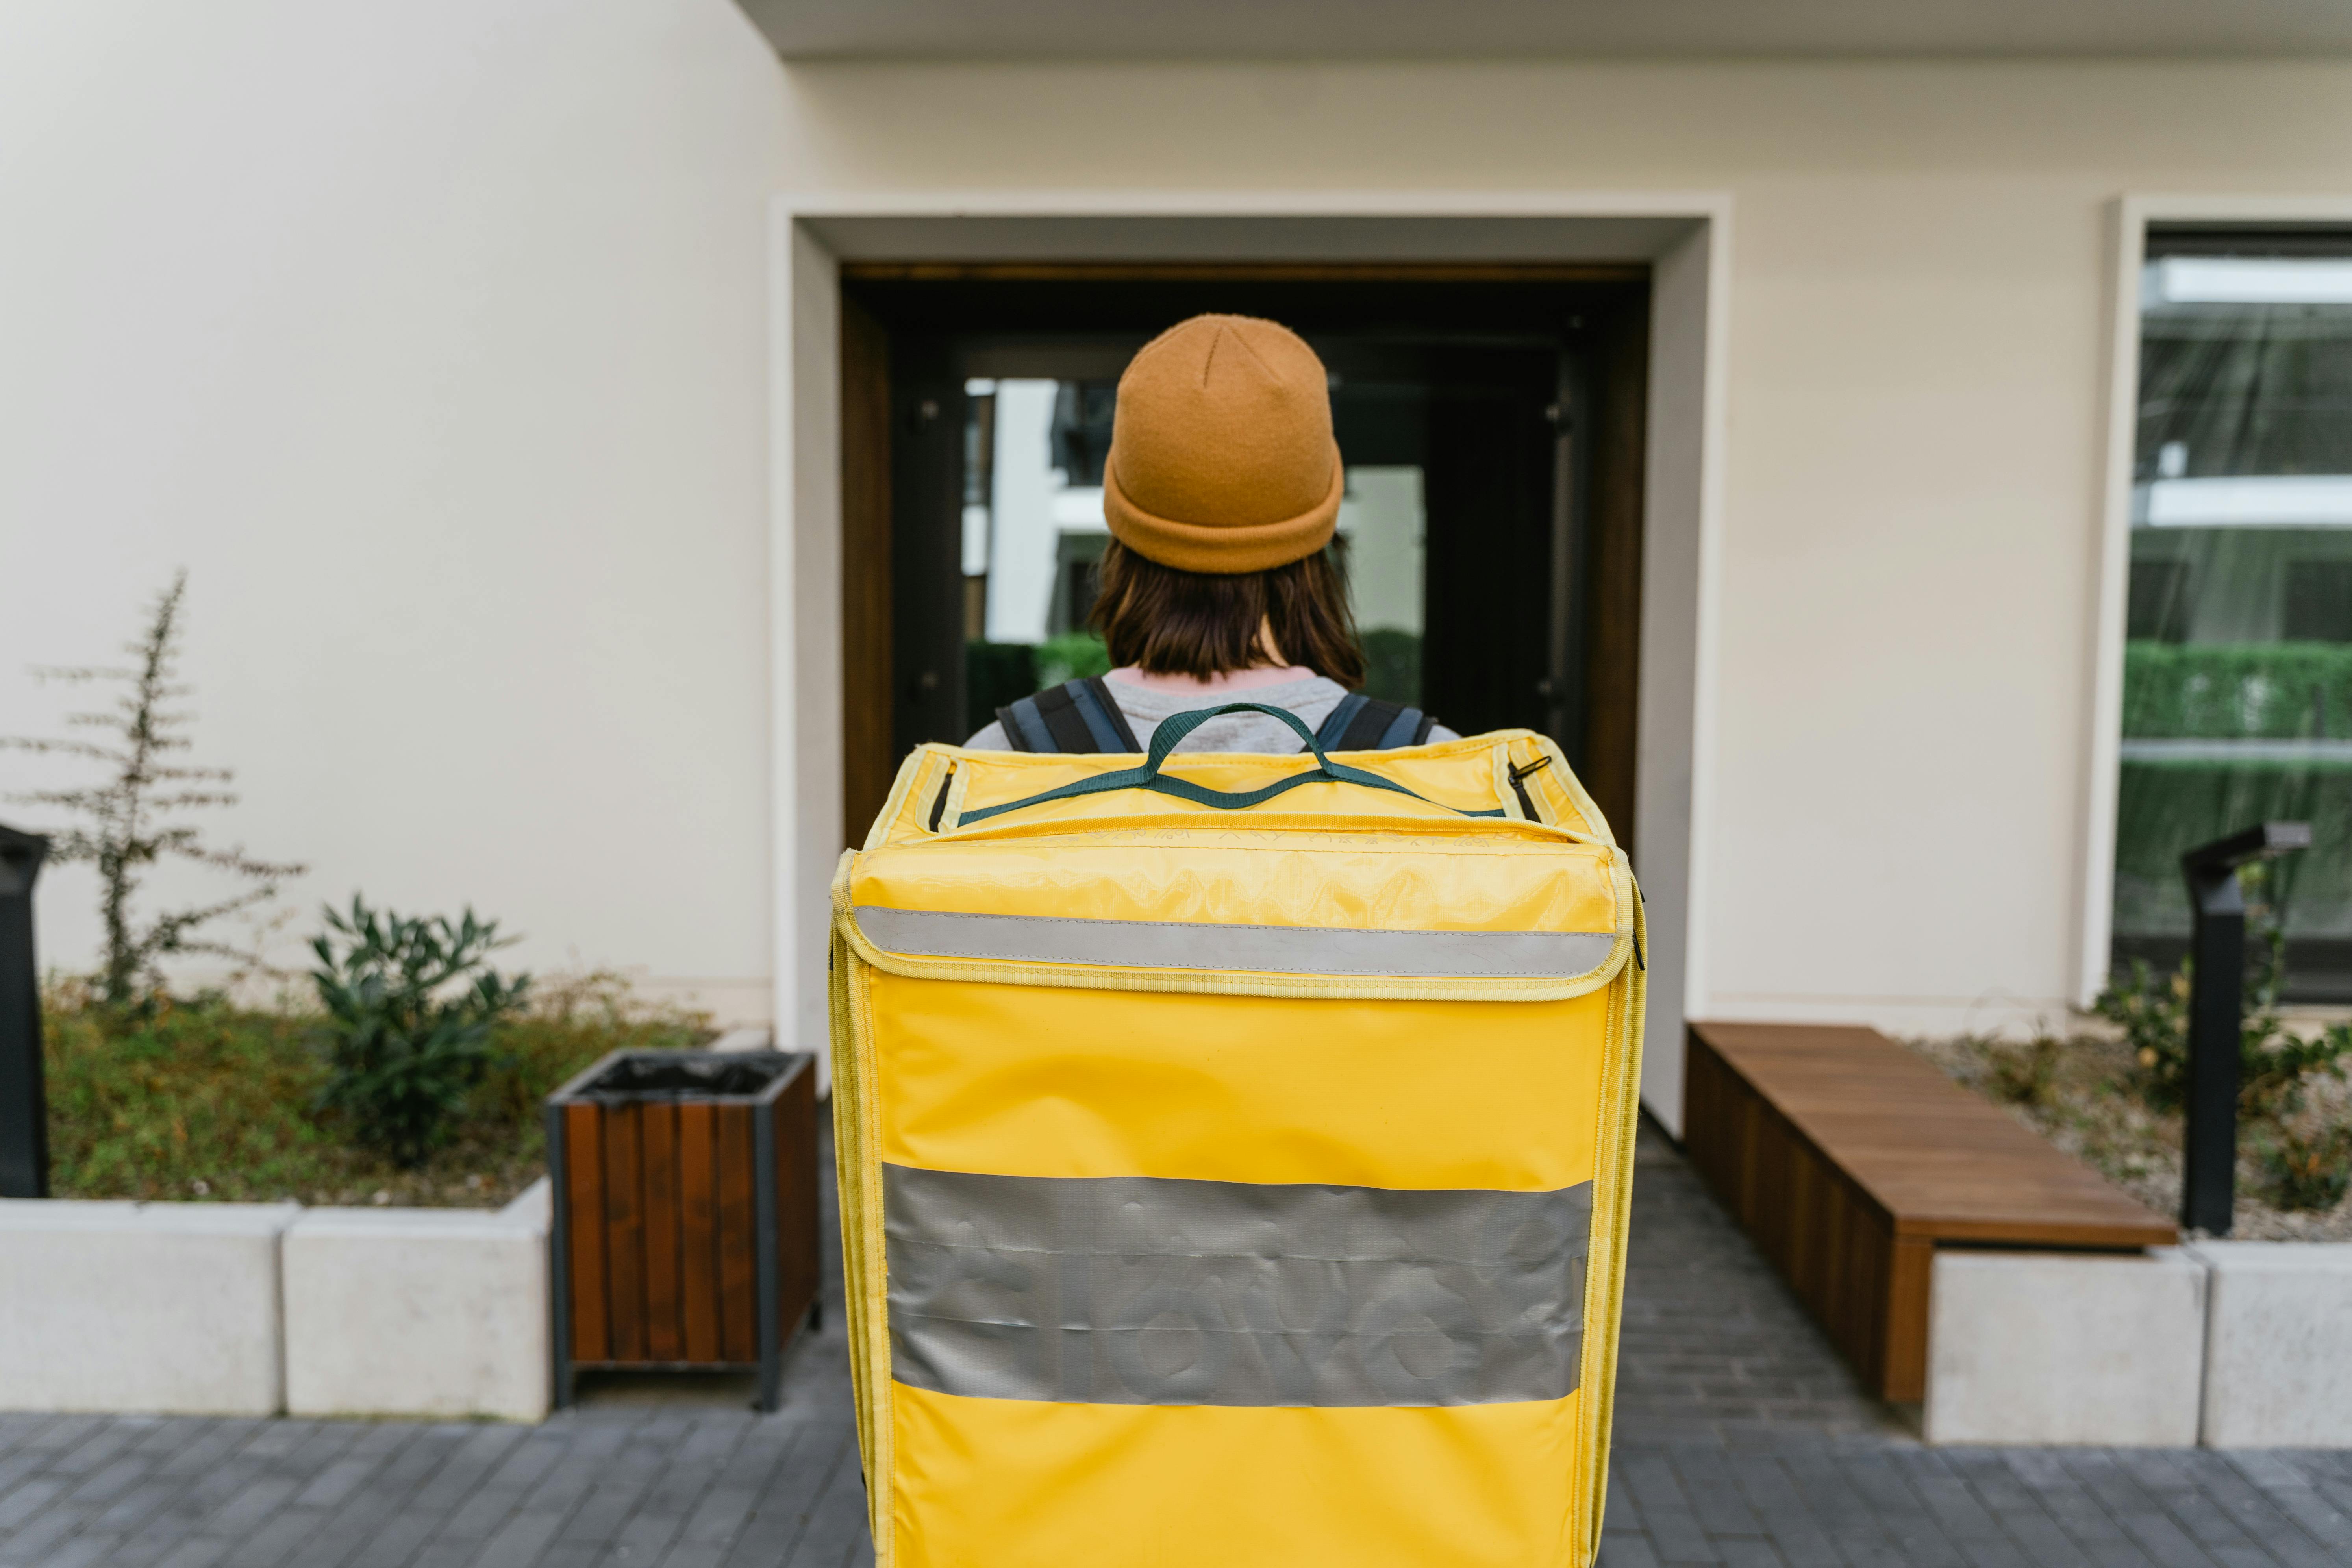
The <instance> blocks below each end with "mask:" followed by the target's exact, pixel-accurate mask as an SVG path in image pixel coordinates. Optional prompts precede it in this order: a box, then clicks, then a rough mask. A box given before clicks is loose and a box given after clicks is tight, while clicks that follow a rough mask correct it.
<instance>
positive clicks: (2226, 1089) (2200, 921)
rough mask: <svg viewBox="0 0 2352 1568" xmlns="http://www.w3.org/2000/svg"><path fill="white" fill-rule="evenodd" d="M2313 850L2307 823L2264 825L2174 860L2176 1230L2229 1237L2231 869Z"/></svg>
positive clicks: (2232, 1187)
mask: <svg viewBox="0 0 2352 1568" xmlns="http://www.w3.org/2000/svg"><path fill="white" fill-rule="evenodd" d="M2310 847H2311V824H2309V823H2307V822H2265V823H2263V825H2262V826H2260V827H2249V828H2247V829H2245V830H2244V831H2243V832H2241V833H2233V834H2231V835H2230V837H2227V838H2217V839H2215V840H2214V841H2213V842H2212V843H2210V844H2201V845H2200V846H2198V847H2196V848H2194V849H2191V850H2190V851H2189V853H2188V854H2186V855H2183V856H2182V857H2181V858H2180V869H2181V872H2182V874H2183V875H2185V876H2186V877H2187V878H2188V879H2189V910H2191V911H2192V916H2193V920H2194V924H2193V926H2192V928H2191V931H2192V934H2191V936H2190V938H2189V957H2190V959H2191V964H2190V968H2189V1125H2188V1128H2187V1130H2186V1132H2185V1134H2184V1136H2183V1139H2182V1144H2183V1152H2184V1153H2185V1155H2186V1160H2185V1162H2184V1169H2183V1171H2182V1173H2181V1182H2180V1224H2181V1226H2182V1227H2183V1228H2185V1229H2189V1230H2201V1231H2203V1232H2205V1233H2206V1234H2207V1235H2208V1236H2227V1235H2229V1234H2230V1211H2231V1205H2233V1204H2234V1203H2235V1201H2236V1198H2237V1184H2238V1052H2239V1048H2240V1044H2241V1031H2242V1027H2243V1023H2242V1016H2241V1010H2242V1007H2243V1005H2244V998H2243V995H2242V993H2243V991H2244V989H2245V983H2246V900H2245V895H2244V894H2243V893H2242V891H2241V890H2240V889H2239V887H2238V868H2239V867H2241V866H2244V865H2247V864H2250V863H2251V862H2252V861H2256V860H2268V859H2271V858H2273V857H2276V856H2279V855H2284V854H2285V853H2286V852H2288V851H2289V850H2292V849H2308V848H2310Z"/></svg>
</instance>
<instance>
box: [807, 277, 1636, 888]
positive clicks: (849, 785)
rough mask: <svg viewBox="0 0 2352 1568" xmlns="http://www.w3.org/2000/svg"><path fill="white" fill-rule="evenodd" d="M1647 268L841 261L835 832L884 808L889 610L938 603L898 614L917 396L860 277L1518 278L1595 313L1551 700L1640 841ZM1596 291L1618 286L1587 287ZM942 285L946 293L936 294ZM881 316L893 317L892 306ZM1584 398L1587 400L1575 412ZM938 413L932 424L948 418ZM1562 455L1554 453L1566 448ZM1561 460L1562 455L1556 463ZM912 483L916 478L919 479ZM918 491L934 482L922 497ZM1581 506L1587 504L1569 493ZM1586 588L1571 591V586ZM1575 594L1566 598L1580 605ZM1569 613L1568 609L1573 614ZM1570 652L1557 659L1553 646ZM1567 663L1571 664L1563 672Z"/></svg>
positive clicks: (906, 282)
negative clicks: (898, 561) (1558, 692)
mask: <svg viewBox="0 0 2352 1568" xmlns="http://www.w3.org/2000/svg"><path fill="white" fill-rule="evenodd" d="M1649 272H1650V268H1649V266H1648V264H1647V263H1628V264H1615V263H1610V264H1598V265H1595V264H1567V265H1561V264H1538V265H1490V264H1460V263H1442V264H1431V265H1399V264H1392V263H1370V264H1364V265H1333V264H1286V265H1260V264H1250V263H1230V264H1227V263H1218V264H1204V263H1108V264H1097V263H1059V262H1056V263H1044V262H1040V263H1023V262H994V263H945V262H887V261H878V262H877V261H862V262H845V263H843V264H842V266H841V268H840V279H841V282H842V284H843V285H844V287H843V288H842V289H841V294H840V300H841V316H840V321H841V327H840V333H841V341H840V368H841V392H840V396H841V403H840V407H841V440H842V452H841V505H842V554H841V568H842V598H841V616H842V622H841V631H842V700H843V704H844V706H843V725H842V728H843V734H842V790H843V839H844V841H845V842H856V841H857V839H858V838H859V837H862V835H863V833H864V831H865V827H866V824H867V823H869V822H870V821H871V820H872V819H873V817H874V816H875V814H876V813H877V811H878V810H879V809H880V806H881V803H882V801H883V798H884V797H885V796H886V795H887V793H888V791H889V786H890V782H891V779H892V776H893V775H894V773H895V772H896V769H897V765H898V756H897V754H896V746H895V743H894V740H893V736H892V714H893V711H894V707H895V701H894V697H895V672H894V668H893V658H892V642H893V638H892V635H891V627H892V625H893V621H894V618H895V616H900V615H908V614H928V613H929V612H930V611H931V610H933V609H934V608H936V607H935V606H929V605H911V604H902V603H899V601H900V600H902V599H904V598H905V597H906V592H907V590H908V589H909V588H911V587H912V584H901V583H896V582H894V581H893V574H892V571H891V564H890V558H891V551H892V542H893V537H894V529H895V526H896V525H895V523H894V514H895V513H896V512H897V510H898V501H899V500H902V499H904V498H901V497H897V496H894V484H896V485H900V486H903V485H904V484H905V483H907V482H908V481H907V479H904V478H901V479H897V480H894V477H893V463H892V455H891V453H892V436H893V430H894V427H895V423H896V422H898V421H900V420H906V419H914V418H920V417H923V415H924V410H923V409H922V408H921V407H920V406H918V405H915V404H913V403H910V404H909V406H908V407H906V408H899V407H897V406H896V404H897V403H898V402H899V401H906V399H904V398H897V399H894V397H893V392H892V386H891V345H890V338H889V328H888V325H887V323H886V321H885V320H884V318H883V314H882V313H881V311H877V310H876V309H873V308H869V303H868V301H867V300H866V299H863V298H861V294H862V293H865V292H868V291H866V290H861V288H860V285H862V284H883V285H890V286H893V287H891V288H890V289H888V292H889V293H891V294H895V295H898V296H899V297H901V298H904V297H905V294H906V292H907V289H908V286H918V287H919V286H921V285H925V284H933V285H948V286H953V285H959V284H973V283H982V284H985V283H992V282H1009V283H1031V284H1041V283H1042V284H1055V283H1068V284H1085V283H1090V282H1091V283H1100V282H1121V283H1162V284H1184V283H1212V284H1268V283H1279V284H1312V283H1326V284H1328V283H1356V284H1366V283H1370V284H1410V285H1418V286H1432V285H1456V286H1472V287H1475V286H1479V285H1495V284H1510V285H1520V286H1528V285H1535V286H1542V285H1552V286H1561V287H1574V288H1580V289H1582V290H1583V291H1585V292H1586V293H1588V294H1589V295H1590V296H1591V298H1592V299H1593V300H1595V301H1596V303H1597V302H1599V301H1601V300H1613V304H1612V306H1611V307H1610V308H1603V309H1596V310H1594V311H1592V312H1591V314H1592V317H1593V325H1592V330H1591V331H1590V333H1589V334H1588V335H1587V336H1586V338H1585V339H1584V341H1583V343H1582V351H1583V353H1584V354H1585V356H1586V358H1587V362H1588V363H1589V365H1590V370H1589V373H1588V374H1586V375H1585V376H1584V377H1583V379H1582V382H1581V384H1580V386H1577V387H1563V388H1562V393H1561V413H1562V415H1563V416H1564V421H1565V422H1566V423H1568V424H1570V425H1573V426H1575V427H1576V428H1578V429H1579V430H1580V433H1581V434H1582V435H1583V437H1584V442H1583V446H1582V448H1581V449H1582V450H1583V452H1584V453H1585V454H1586V463H1587V472H1586V473H1585V474H1584V475H1583V476H1581V479H1582V483H1581V484H1580V485H1579V484H1576V483H1574V482H1572V481H1573V479H1575V478H1576V476H1572V475H1570V474H1568V473H1566V472H1565V471H1564V470H1563V471H1562V472H1561V473H1560V474H1559V476H1558V477H1557V478H1556V479H1555V485H1554V491H1555V504H1556V505H1559V506H1566V505H1570V504H1581V505H1583V506H1584V507H1586V508H1587V509H1588V513H1587V517H1586V520H1585V522H1584V526H1583V528H1582V530H1581V531H1580V534H1581V537H1582V538H1583V540H1584V541H1585V548H1584V551H1583V554H1582V559H1581V560H1579V561H1574V562H1571V561H1570V560H1568V559H1566V558H1565V556H1564V555H1563V556H1562V557H1561V558H1559V560H1558V561H1557V562H1556V566H1557V568H1558V573H1557V576H1556V580H1555V584H1554V594H1555V601H1556V602H1555V607H1554V614H1553V617H1552V623H1551V624H1552V626H1553V628H1554V631H1555V634H1556V635H1562V636H1574V637H1577V638H1578V639H1579V640H1580V642H1581V644H1582V647H1581V655H1582V658H1581V665H1582V668H1583V673H1584V680H1583V690H1582V691H1581V692H1580V693H1577V694H1576V696H1577V697H1578V698H1580V700H1578V701H1575V702H1574V703H1572V704H1571V703H1569V702H1566V701H1565V700H1563V701H1561V702H1560V703H1559V709H1560V710H1575V711H1577V712H1578V713H1579V714H1580V718H1579V720H1578V722H1579V723H1580V731H1581V733H1580V735H1579V736H1577V737H1576V740H1577V741H1578V742H1579V743H1578V744H1577V745H1576V746H1575V747H1574V748H1573V749H1574V750H1576V751H1578V752H1580V754H1581V756H1582V757H1583V759H1584V760H1583V763H1582V764H1581V767H1580V777H1581V778H1582V779H1583V782H1584V784H1585V786H1586V788H1587V789H1588V790H1590V791H1591V794H1592V795H1593V797H1594V800H1595V801H1596V803H1597V804H1598V805H1600V806H1601V810H1602V812H1603V813H1604V814H1605V815H1606V816H1607V817H1608V818H1609V821H1610V825H1611V826H1612V830H1613V832H1614V834H1615V836H1616V837H1617V838H1618V840H1619V842H1621V843H1624V844H1628V845H1630V844H1631V843H1632V842H1633V808H1634V801H1635V786H1636V779H1635V765H1636V757H1635V747H1636V728H1637V721H1638V714H1639V683H1640V677H1641V657H1640V650H1641V621H1642V583H1643V573H1642V552H1643V542H1642V526H1643V522H1642V520H1643V510H1644V503H1643V482H1644V468H1645V464H1646V461H1647V454H1646V447H1647V430H1646V418H1647V405H1648V399H1649V393H1648V377H1649V364H1648V352H1649V342H1650V332H1651V323H1650V310H1651V306H1650V299H1649ZM1596 285H1606V286H1610V287H1608V288H1607V289H1595V288H1594V286H1596ZM946 291H948V290H943V292H946ZM884 309H885V310H887V306H885V307H884ZM1579 402H1581V403H1582V404H1583V406H1577V404H1578V403H1579ZM944 413H945V410H944V409H940V408H933V409H932V410H931V411H930V416H931V417H934V418H937V417H941V416H944ZM1567 449H1568V447H1567V443H1565V442H1563V443H1562V451H1563V453H1565V451H1566V450H1567ZM1565 460H1566V459H1565V458H1563V461H1565ZM913 482H915V483H918V484H921V483H923V480H922V479H921V477H920V476H917V477H915V479H914V480H913ZM926 488H928V487H926ZM1579 498H1580V500H1579ZM1578 574H1580V575H1581V577H1582V579H1583V583H1582V592H1581V593H1579V592H1578V589H1577V584H1575V582H1574V581H1573V579H1574V577H1575V576H1576V575H1578ZM1570 601H1573V603H1572V605H1571V603H1570ZM1571 608H1572V610H1573V612H1574V613H1570V610H1571ZM1561 651H1562V652H1563V653H1564V652H1565V651H1566V650H1561ZM1559 662H1561V663H1565V660H1561V661H1559Z"/></svg>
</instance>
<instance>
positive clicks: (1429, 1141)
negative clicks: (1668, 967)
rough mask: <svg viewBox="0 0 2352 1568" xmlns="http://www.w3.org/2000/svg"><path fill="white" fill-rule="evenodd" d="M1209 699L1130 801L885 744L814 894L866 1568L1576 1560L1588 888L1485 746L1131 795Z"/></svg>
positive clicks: (1596, 840) (1638, 1002)
mask: <svg viewBox="0 0 2352 1568" xmlns="http://www.w3.org/2000/svg"><path fill="white" fill-rule="evenodd" d="M1249 706H1250V705H1248V704H1234V705H1231V706H1229V707H1227V708H1223V709H1218V710H1209V711H1203V712H1200V713H1186V714H1180V715H1178V716H1177V717H1175V718H1173V719H1171V720H1168V721H1165V722H1163V723H1162V724H1161V725H1160V727H1159V730H1158V731H1157V732H1156V733H1155V734H1154V736H1153V738H1152V748H1151V752H1150V756H1149V757H1147V758H1145V759H1143V761H1142V762H1141V763H1140V765H1139V764H1138V762H1137V759H1136V758H1135V757H1134V756H1133V755H1131V754H1130V755H1128V756H1123V757H1122V756H1074V755H1038V754H1024V753H1016V752H974V751H966V750H963V749H961V748H959V747H954V746H939V745H932V746H925V747H923V748H922V749H920V750H919V751H918V752H915V753H914V754H913V755H912V756H910V757H908V759H907V762H906V764H905V766H903V767H902V768H901V769H900V770H899V772H898V782H897V784H896V785H895V786H894V787H893V789H892V791H891V794H890V799H889V802H888V804H887V805H886V806H885V807H884V808H883V812H882V816H881V817H880V819H879V820H878V821H877V822H876V823H875V825H874V828H873V831H872V832H871V834H870V835H869V836H868V837H867V838H866V845H865V847H864V848H863V849H862V850H854V851H852V852H851V853H850V854H848V855H846V856H845V857H844V858H843V860H842V865H841V870H840V874H839V875H838V877H837V878H836V879H835V883H834V889H833V899H834V942H833V977H832V1012H833V1050H834V1064H835V1065H834V1080H833V1082H834V1123H835V1137H836V1142H835V1149H836V1152H837V1154H838V1158H839V1167H840V1169H839V1174H840V1182H841V1217H842V1236H843V1243H844V1251H845V1256H846V1265H847V1271H848V1309H849V1310H848V1317H849V1335H850V1357H851V1363H852V1366H853V1369H854V1373H855V1378H856V1394H857V1430H858V1443H859V1448H860V1452H861V1455H862V1458H863V1460H864V1464H865V1472H866V1496H867V1500H868V1507H869V1509H870V1510H871V1513H872V1520H873V1527H874V1541H875V1551H876V1561H877V1568H1274V1565H1276V1564H1279V1565H1281V1568H1307V1565H1320V1564H1327V1563H1328V1564H1331V1565H1333V1568H1391V1565H1392V1568H1472V1565H1477V1568H1489V1565H1491V1568H1571V1565H1572V1568H1583V1565H1585V1564H1589V1563H1591V1562H1592V1560H1593V1555H1594V1553H1595V1552H1596V1550H1597V1549H1598V1546H1599V1543H1600V1536H1601V1492H1602V1485H1603V1479H1604V1469H1605V1464H1606V1448H1607V1444H1608V1434H1609V1412H1610V1395H1611V1388H1612V1380H1613V1377H1614V1373H1615V1364H1616V1347H1617V1314H1618V1302H1619V1298H1620V1295H1621V1291H1622V1281H1623V1277H1624V1257H1625V1215H1626V1194H1627V1185H1628V1183H1629V1181H1630V1178H1631V1175H1632V1159H1633V1119H1634V1106H1635V1084H1636V1080H1637V1074H1638V1072H1639V1068H1640V1057H1641V1042H1642V1000H1643V973H1642V971H1643V958H1644V954H1643V941H1644V936H1643V924H1642V907H1641V902H1640V900H1639V898H1638V896H1637V895H1636V893H1635V891H1634V887H1633V877H1632V875H1631V873H1630V872H1629V870H1628V868H1627V865H1626V860H1625V856H1624V853H1623V852H1622V850H1620V849H1619V848H1618V847H1617V846H1616V844H1615V842H1614V841H1613V840H1612V838H1611V837H1610V834H1609V828H1608V826H1607V825H1606V824H1605V823H1604V822H1602V821H1601V815H1600V813H1599V812H1598V811H1596V810H1595V809H1594V808H1593V805H1592V803H1591V799H1590V798H1589V797H1588V796H1587V795H1585V793H1584V791H1583V789H1582V787H1581V786H1580V785H1579V784H1578V783H1577V782H1576V780H1575V779H1574V777H1573V776H1571V775H1570V772H1569V769H1568V765H1567V763H1566V762H1565V761H1564V760H1563V759H1562V758H1561V756H1560V753H1559V751H1558V750H1557V749H1555V748H1554V747H1553V746H1552V744H1551V743H1550V742H1549V741H1546V740H1544V739H1543V738H1541V737H1540V736H1538V735H1534V734H1530V733H1528V731H1503V732H1500V733H1496V734H1491V735H1480V736H1475V737H1473V738H1471V739H1467V740H1460V741H1450V742H1443V743H1440V744H1435V745H1423V746H1414V747H1411V748H1408V749H1405V750H1401V751H1388V752H1354V753H1347V754H1345V755H1344V757H1339V756H1330V755H1327V754H1326V753H1325V752H1321V751H1319V750H1314V751H1313V755H1312V757H1311V758H1310V757H1309V756H1307V755H1305V754H1298V755H1292V756H1242V755H1229V754H1216V753H1207V752H1192V753H1186V754H1184V755H1181V756H1179V757H1175V758H1173V759H1171V758H1170V756H1169V754H1168V753H1169V752H1170V749H1171V748H1172V747H1173V746H1174V745H1175V744H1176V742H1178V741H1179V740H1180V739H1181V737H1182V736H1183V735H1185V734H1187V733H1189V732H1191V731H1192V729H1194V728H1196V727H1197V726H1198V725H1199V724H1200V723H1201V722H1202V721H1205V720H1207V719H1209V718H1211V717H1213V715H1214V713H1217V712H1231V711H1236V710H1242V709H1245V708H1249ZM1255 711H1261V712H1270V713H1273V714H1274V715H1275V716H1276V717H1278V718H1285V719H1289V718H1291V716H1290V715H1288V714H1286V713H1282V712H1280V711H1279V710H1271V709H1255ZM1292 723H1293V727H1294V728H1297V730H1298V731H1299V733H1300V735H1301V737H1302V738H1307V730H1306V728H1305V726H1303V725H1300V724H1298V723H1297V721H1296V720H1295V719H1294V720H1292ZM1308 744H1309V747H1310V750H1311V749H1312V748H1313V742H1312V740H1311V738H1310V739H1309V740H1308Z"/></svg>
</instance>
